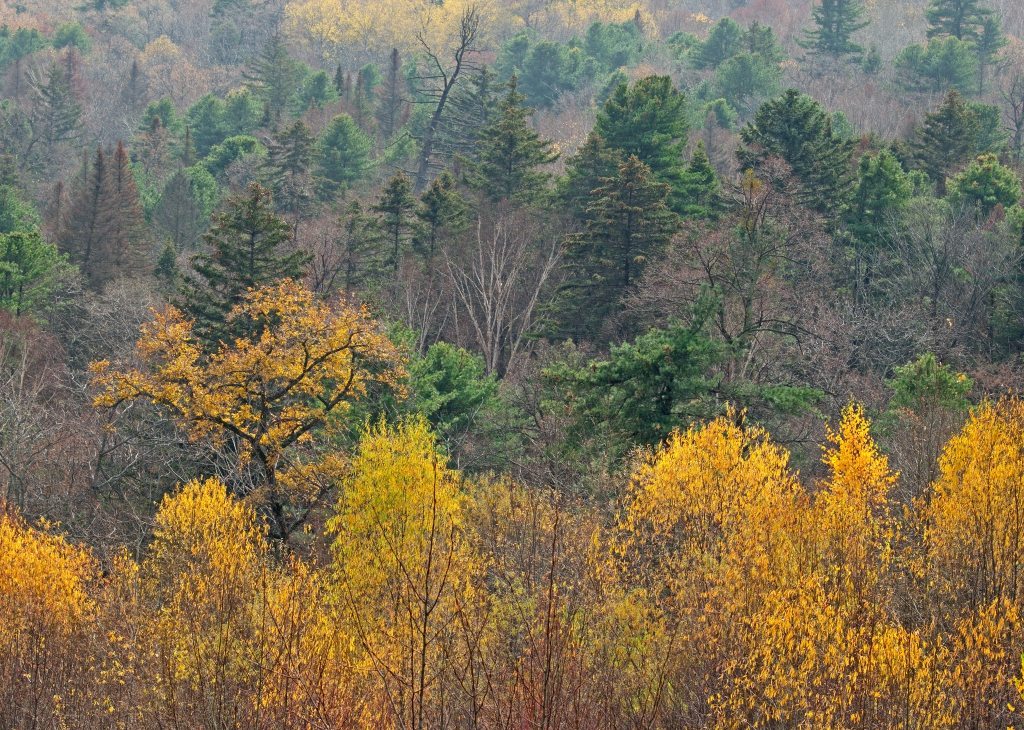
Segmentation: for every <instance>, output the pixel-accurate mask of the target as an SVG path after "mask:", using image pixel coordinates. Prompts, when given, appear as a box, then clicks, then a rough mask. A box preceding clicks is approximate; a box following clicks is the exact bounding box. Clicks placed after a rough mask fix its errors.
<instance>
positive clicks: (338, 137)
mask: <svg viewBox="0 0 1024 730" xmlns="http://www.w3.org/2000/svg"><path fill="white" fill-rule="evenodd" d="M372 148H373V140H371V139H370V138H369V137H368V136H367V135H366V133H365V132H363V130H361V129H360V128H359V127H358V126H357V125H356V123H355V122H354V121H353V120H352V117H350V116H349V115H348V114H339V115H338V116H336V117H334V119H332V120H331V123H330V124H328V125H327V128H326V129H324V131H323V132H322V133H321V134H320V139H319V140H318V142H317V149H316V153H317V158H318V159H317V169H318V174H319V176H320V178H321V180H322V181H323V183H324V188H325V191H324V192H325V193H326V194H328V195H333V194H335V193H336V192H338V191H343V190H346V189H348V188H350V187H351V186H352V185H353V184H354V183H356V182H358V181H359V180H361V179H362V178H363V176H364V175H365V174H366V170H367V168H368V167H369V164H370V151H371V150H372Z"/></svg>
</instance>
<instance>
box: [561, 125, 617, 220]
mask: <svg viewBox="0 0 1024 730" xmlns="http://www.w3.org/2000/svg"><path fill="white" fill-rule="evenodd" d="M623 161H624V158H623V157H622V154H621V153H620V152H619V151H618V150H613V149H610V148H609V147H608V145H607V144H606V143H605V141H604V139H603V138H602V137H601V136H600V135H598V134H597V133H596V132H591V133H590V134H589V135H588V136H587V139H586V141H585V142H584V143H583V145H582V146H581V147H580V148H579V149H578V150H577V151H576V154H575V155H573V156H572V157H570V158H569V160H568V162H567V163H566V170H565V176H564V177H563V178H562V179H561V180H559V183H558V197H559V199H560V201H561V202H563V203H564V204H565V207H566V209H567V210H568V211H569V212H570V213H571V214H572V215H573V217H574V218H575V219H576V222H577V223H579V224H581V225H583V224H585V223H586V221H588V220H589V219H590V217H591V216H590V207H591V204H592V203H593V195H594V191H595V190H597V189H598V188H599V187H601V186H602V185H603V181H604V180H608V179H611V178H613V177H615V176H616V175H617V174H618V172H619V166H620V165H621V164H622V163H623Z"/></svg>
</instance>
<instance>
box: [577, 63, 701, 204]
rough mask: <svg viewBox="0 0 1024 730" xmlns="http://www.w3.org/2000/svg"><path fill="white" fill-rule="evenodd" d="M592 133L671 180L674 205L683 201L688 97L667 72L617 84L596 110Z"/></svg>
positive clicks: (656, 175)
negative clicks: (631, 82) (665, 74)
mask: <svg viewBox="0 0 1024 730" xmlns="http://www.w3.org/2000/svg"><path fill="white" fill-rule="evenodd" d="M594 132H596V133H597V134H598V135H600V136H601V137H602V138H603V139H604V141H605V143H606V144H607V145H608V147H610V148H611V149H615V150H618V151H619V152H621V153H622V155H623V157H628V156H629V155H633V156H635V157H636V158H637V159H639V160H640V161H641V162H643V163H644V164H645V165H647V167H648V168H650V170H651V173H652V174H653V175H654V178H655V179H656V180H658V181H659V182H663V183H666V184H668V185H669V187H670V189H671V198H670V201H671V206H672V208H673V210H677V211H678V209H679V206H681V205H682V202H683V201H682V199H681V195H682V194H683V189H682V187H683V170H684V167H685V162H684V160H683V152H684V150H685V149H686V140H687V135H688V134H689V122H688V117H687V113H686V99H685V97H684V96H683V95H682V94H681V93H679V91H677V90H676V89H675V87H674V86H673V85H672V80H671V79H670V78H669V77H668V76H648V77H646V78H642V79H640V80H639V81H637V82H635V83H634V84H633V85H631V86H629V85H627V84H625V83H623V84H620V85H619V86H618V87H617V88H616V89H615V91H614V92H612V95H611V96H610V97H609V98H608V101H606V102H605V104H604V106H603V107H602V109H601V111H599V112H598V114H597V121H596V123H595V124H594Z"/></svg>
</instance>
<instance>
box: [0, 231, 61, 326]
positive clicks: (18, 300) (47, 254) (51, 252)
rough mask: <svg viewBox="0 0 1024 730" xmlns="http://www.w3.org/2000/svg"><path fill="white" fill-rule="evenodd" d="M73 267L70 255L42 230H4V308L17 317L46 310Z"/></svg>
mask: <svg viewBox="0 0 1024 730" xmlns="http://www.w3.org/2000/svg"><path fill="white" fill-rule="evenodd" d="M69 269H70V267H69V266H68V264H67V260H66V258H65V257H64V256H63V255H61V254H60V253H59V252H58V251H57V247H56V246H54V245H53V244H50V243H46V242H45V241H43V239H42V237H41V236H40V235H39V232H38V231H15V232H13V233H0V308H3V309H6V310H7V311H8V312H10V313H11V314H14V315H15V316H20V315H23V314H37V313H39V312H41V311H43V310H44V309H45V308H46V307H47V306H49V305H50V304H52V303H53V298H54V296H55V294H56V291H55V289H56V286H57V284H58V283H59V282H60V280H61V277H63V276H67V275H68V273H69V271H68V270H69Z"/></svg>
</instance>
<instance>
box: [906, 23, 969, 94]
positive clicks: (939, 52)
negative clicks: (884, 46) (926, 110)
mask: <svg viewBox="0 0 1024 730" xmlns="http://www.w3.org/2000/svg"><path fill="white" fill-rule="evenodd" d="M893 66H894V67H895V68H896V70H897V71H899V72H900V73H901V77H900V79H899V81H900V84H901V85H902V86H904V87H905V88H907V89H910V90H911V91H923V92H927V91H933V92H934V91H945V90H946V89H949V88H957V89H961V90H964V91H966V90H967V89H969V88H970V87H971V86H973V85H974V84H975V83H976V81H977V80H978V78H979V76H978V73H979V72H978V53H977V48H976V47H975V45H974V43H973V42H971V41H962V40H959V39H958V38H954V37H953V36H943V37H941V38H932V39H930V40H929V41H928V43H927V45H924V46H922V45H920V44H914V45H912V46H907V47H906V48H904V49H903V50H902V51H900V53H899V55H898V56H896V60H895V61H894V62H893Z"/></svg>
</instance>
